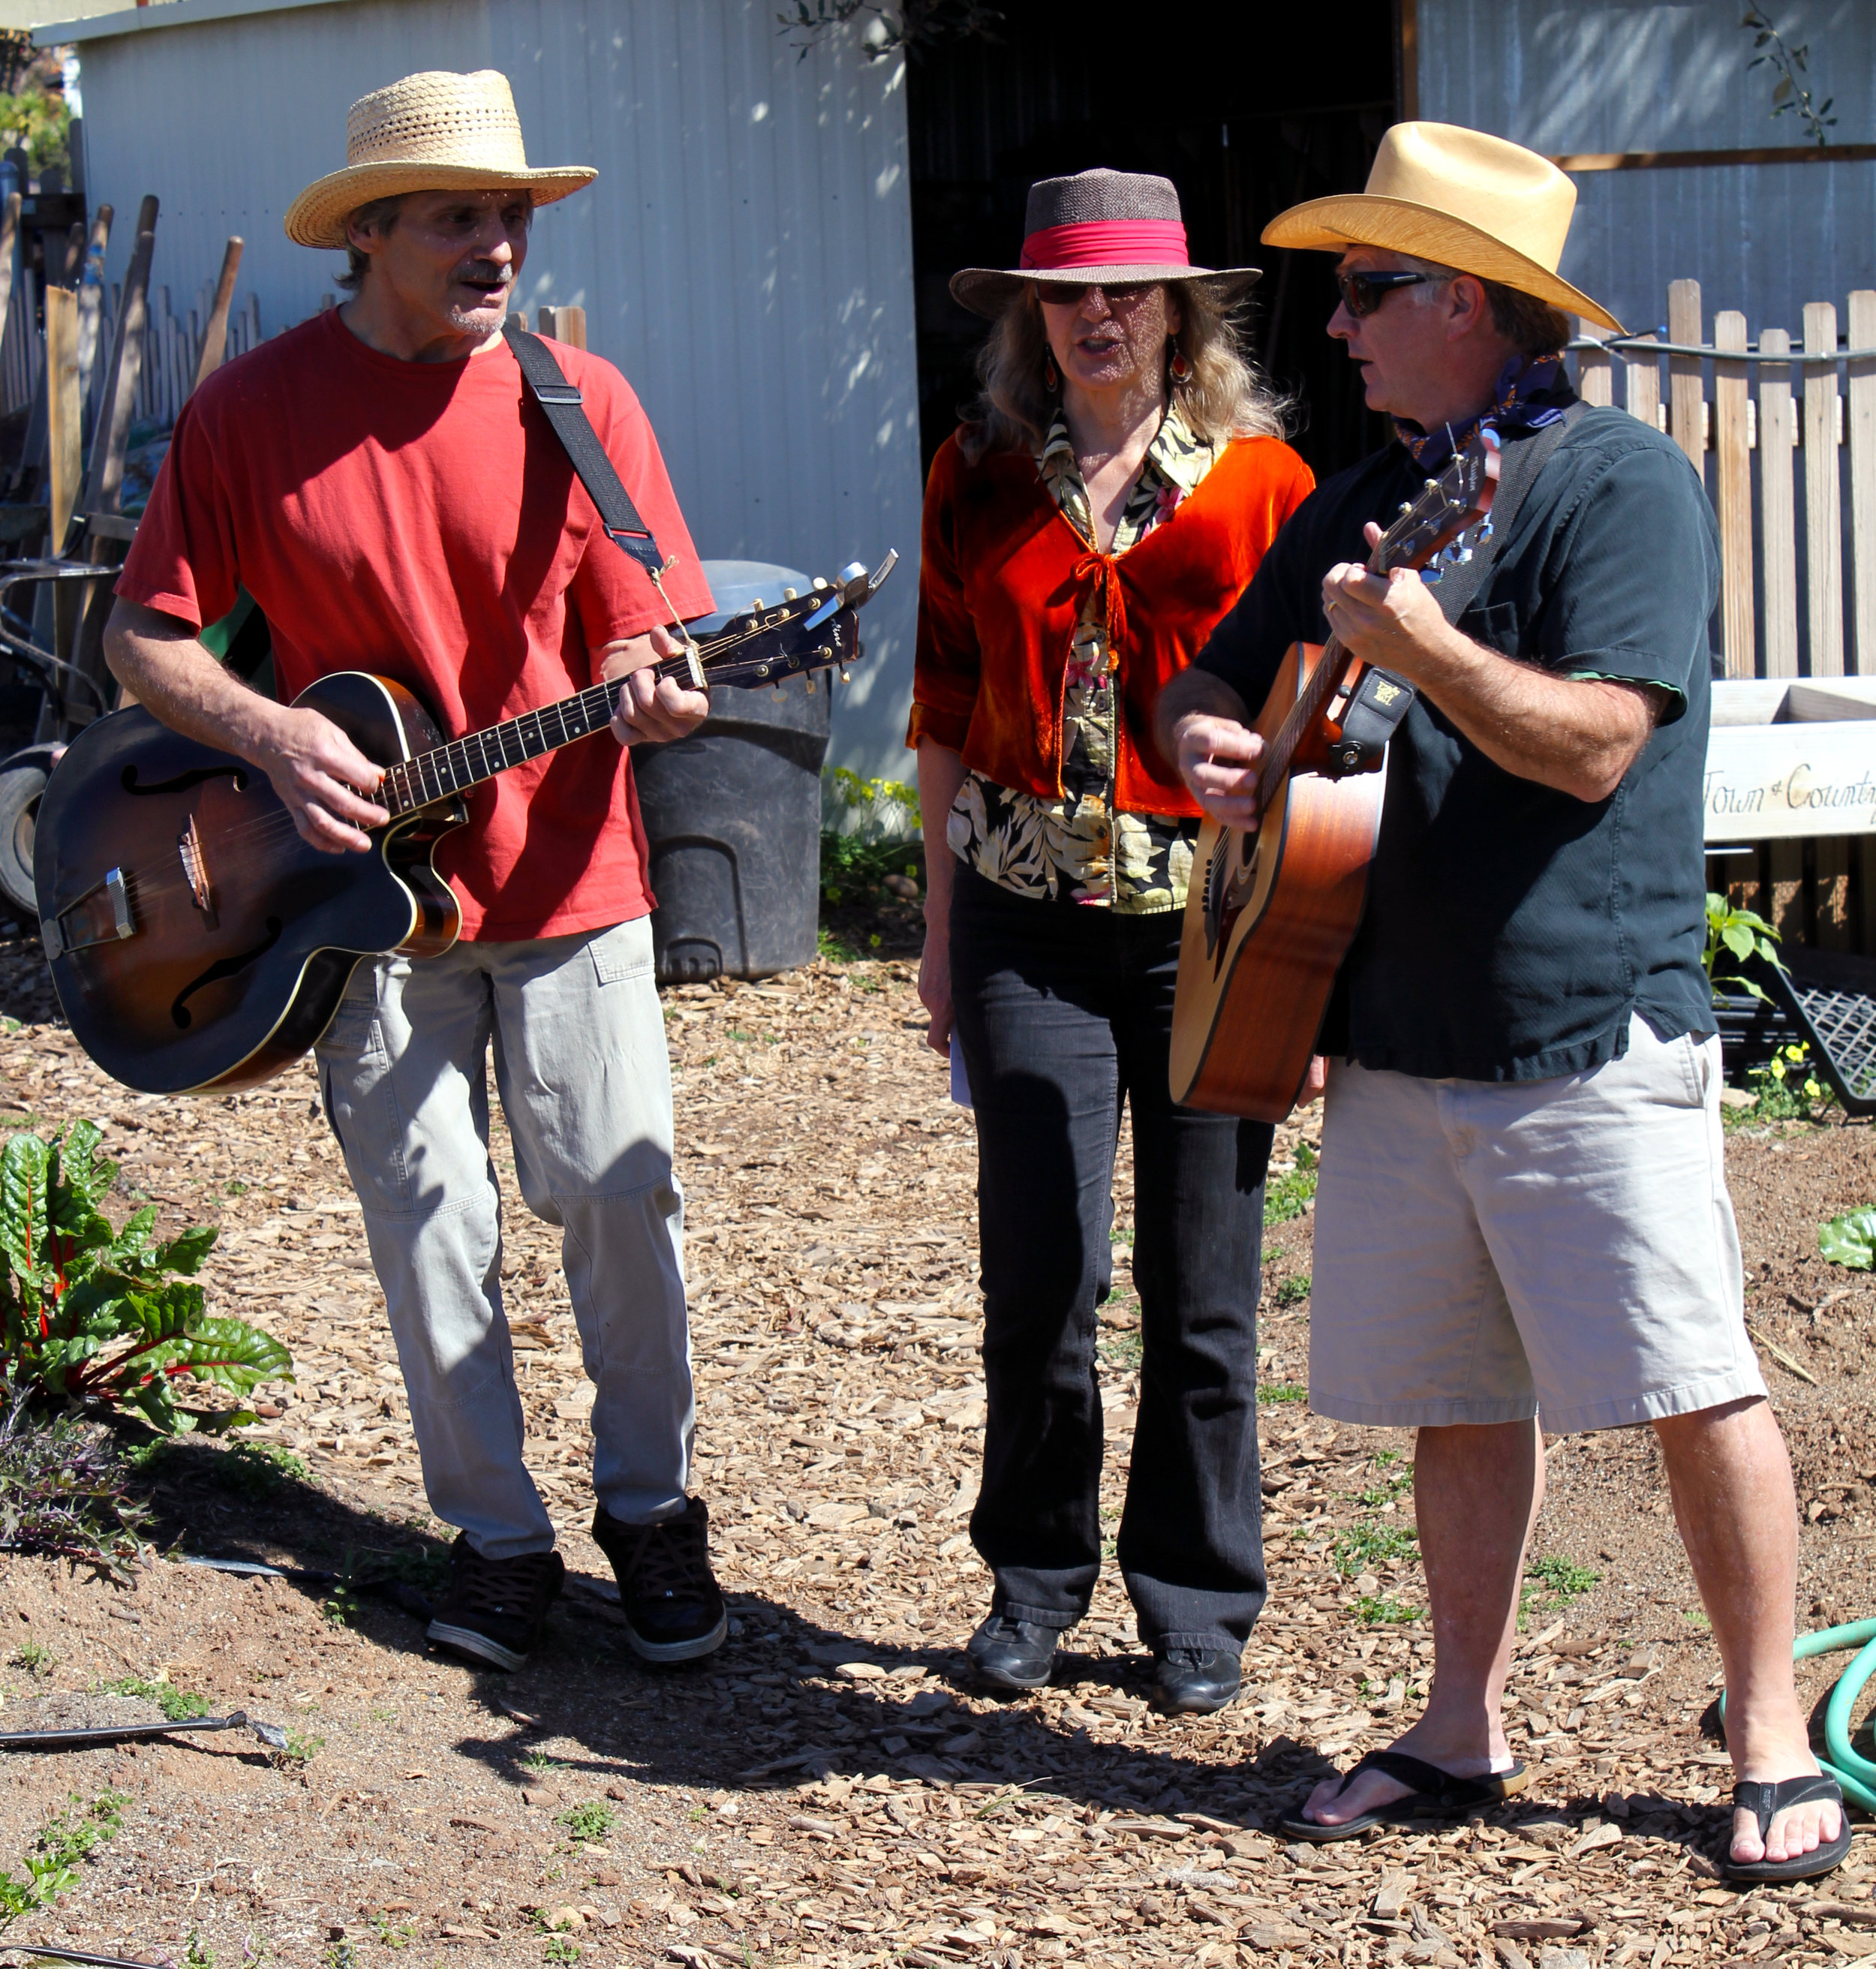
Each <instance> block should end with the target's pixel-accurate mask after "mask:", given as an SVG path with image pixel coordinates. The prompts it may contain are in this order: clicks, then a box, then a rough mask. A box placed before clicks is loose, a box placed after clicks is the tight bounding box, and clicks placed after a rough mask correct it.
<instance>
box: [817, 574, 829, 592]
mask: <svg viewBox="0 0 1876 1969" xmlns="http://www.w3.org/2000/svg"><path fill="white" fill-rule="evenodd" d="M826 586H827V583H826V582H825V581H823V579H821V577H820V576H819V575H818V574H817V575H816V576H815V577H814V592H815V593H816V594H817V595H818V594H819V593H820V591H821V590H822V589H823V588H825V587H826Z"/></svg>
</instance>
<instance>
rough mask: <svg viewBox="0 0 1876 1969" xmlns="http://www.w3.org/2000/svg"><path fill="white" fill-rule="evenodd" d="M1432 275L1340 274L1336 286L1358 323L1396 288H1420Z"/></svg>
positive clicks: (1343, 304)
mask: <svg viewBox="0 0 1876 1969" xmlns="http://www.w3.org/2000/svg"><path fill="white" fill-rule="evenodd" d="M1432 279H1433V275H1432V274H1345V273H1340V272H1338V273H1337V274H1336V286H1337V287H1339V288H1340V289H1341V290H1342V306H1343V307H1345V308H1346V309H1347V310H1349V313H1351V314H1352V315H1353V316H1355V320H1357V321H1362V320H1365V319H1366V318H1367V316H1369V315H1371V314H1372V313H1374V312H1375V310H1376V309H1377V308H1378V307H1380V306H1381V303H1382V302H1383V301H1384V300H1386V299H1387V298H1388V296H1389V295H1390V294H1392V293H1393V292H1394V289H1395V288H1396V287H1418V286H1420V284H1421V283H1422V282H1423V281H1431V280H1432Z"/></svg>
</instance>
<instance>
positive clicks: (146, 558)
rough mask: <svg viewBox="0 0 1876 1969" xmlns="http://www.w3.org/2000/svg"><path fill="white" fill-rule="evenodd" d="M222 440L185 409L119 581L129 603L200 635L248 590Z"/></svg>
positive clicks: (207, 420)
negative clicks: (219, 451) (220, 454)
mask: <svg viewBox="0 0 1876 1969" xmlns="http://www.w3.org/2000/svg"><path fill="white" fill-rule="evenodd" d="M215 454H216V430H215V428H214V425H213V422H212V420H211V419H210V418H209V417H205V416H204V415H203V413H202V412H201V410H200V409H199V408H198V407H197V405H196V404H195V403H193V402H191V403H189V404H185V405H184V406H183V412H182V414H181V416H180V417H178V418H177V420H176V431H175V435H174V438H173V440H171V442H170V448H169V449H168V451H167V453H165V454H164V459H163V463H162V466H161V469H160V470H159V471H158V472H157V482H156V485H155V486H154V488H153V490H152V491H151V495H150V504H149V505H148V508H146V509H145V511H144V516H143V517H142V518H141V520H140V521H138V524H137V537H136V538H135V540H133V541H132V542H131V548H130V553H128V556H126V557H125V562H124V569H123V572H122V573H121V574H120V575H119V576H118V579H117V592H118V594H119V595H122V596H123V598H125V601H127V602H141V603H142V604H143V605H144V607H145V608H156V609H160V610H161V611H162V612H163V614H164V615H174V616H177V617H180V618H181V620H182V621H185V622H187V624H189V625H190V628H195V629H200V628H203V625H204V624H207V623H209V622H219V621H220V620H221V619H222V617H223V616H224V615H226V614H227V613H228V611H229V609H231V608H233V607H234V605H235V594H236V592H237V591H238V590H239V588H240V586H241V570H240V568H239V565H238V564H237V561H236V558H235V529H234V524H233V517H232V502H231V501H230V499H229V493H228V485H227V482H226V479H225V478H224V477H223V475H222V472H221V469H220V467H219V463H218V462H217V459H216V455H215Z"/></svg>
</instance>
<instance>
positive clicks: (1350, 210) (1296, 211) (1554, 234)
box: [1264, 123, 1622, 335]
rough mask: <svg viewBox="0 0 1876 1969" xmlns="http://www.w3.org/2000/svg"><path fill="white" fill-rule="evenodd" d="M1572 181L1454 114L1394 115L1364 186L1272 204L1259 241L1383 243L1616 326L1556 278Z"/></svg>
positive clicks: (1333, 246) (1331, 246) (1327, 245)
mask: <svg viewBox="0 0 1876 1969" xmlns="http://www.w3.org/2000/svg"><path fill="white" fill-rule="evenodd" d="M1575 210H1576V187H1575V186H1574V185H1573V184H1572V183H1570V181H1569V179H1568V178H1566V177H1565V176H1564V175H1563V173H1562V172H1561V171H1560V170H1558V169H1557V167H1556V165H1555V164H1552V163H1551V162H1550V160H1549V159H1548V158H1547V157H1539V156H1538V155H1537V153H1536V152H1535V151H1527V150H1525V149H1524V148H1523V147H1522V146H1521V145H1519V144H1508V143H1507V142H1506V141H1505V140H1504V138H1502V137H1488V136H1487V135H1485V133H1484V132H1483V131H1479V130H1465V129H1462V128H1459V125H1457V124H1454V123H1397V124H1395V125H1394V128H1392V129H1391V130H1390V131H1388V133H1387V135H1385V136H1384V137H1383V138H1381V148H1380V149H1379V150H1378V151H1376V153H1375V167H1374V169H1373V170H1371V171H1370V172H1369V173H1368V187H1367V189H1366V190H1364V191H1360V192H1342V193H1337V194H1336V196H1333V197H1331V198H1313V199H1310V200H1309V201H1308V203H1306V204H1303V205H1293V206H1291V207H1290V209H1289V210H1288V211H1287V212H1279V213H1278V214H1277V216H1276V218H1274V219H1272V220H1271V222H1270V224H1269V225H1267V226H1265V227H1264V245H1266V246H1298V247H1313V248H1316V249H1317V250H1318V251H1323V252H1327V253H1339V252H1340V251H1342V248H1344V247H1347V246H1384V247H1386V248H1388V250H1389V251H1391V252H1395V253H1406V254H1409V255H1412V257H1413V258H1415V259H1417V260H1434V261H1438V262H1439V264H1440V265H1442V266H1444V267H1456V268H1458V269H1459V271H1460V272H1461V273H1462V274H1477V275H1478V277H1479V278H1480V279H1481V280H1485V281H1498V283H1499V284H1501V286H1504V287H1515V288H1516V289H1517V291H1518V292H1519V293H1520V294H1534V295H1535V296H1536V297H1537V299H1538V300H1542V301H1548V302H1549V303H1550V305H1551V306H1552V307H1556V308H1561V309H1563V310H1564V312H1565V313H1568V314H1579V315H1582V316H1586V318H1587V319H1588V320H1591V321H1593V322H1596V323H1600V324H1601V325H1602V326H1603V327H1605V328H1612V329H1615V332H1616V333H1617V334H1618V335H1619V334H1621V332H1622V325H1621V323H1620V322H1619V321H1618V320H1616V319H1615V316H1614V315H1612V314H1611V313H1609V311H1608V309H1607V308H1605V307H1603V306H1602V304H1601V303H1599V302H1596V301H1592V300H1591V299H1590V298H1589V296H1588V295H1587V294H1584V293H1582V291H1581V290H1579V289H1577V288H1576V287H1572V286H1571V285H1570V284H1569V281H1565V280H1560V279H1559V278H1558V277H1557V271H1556V268H1557V262H1558V261H1559V260H1560V259H1561V258H1563V241H1564V238H1565V235H1566V234H1567V233H1568V232H1569V229H1570V214H1571V213H1572V212H1574V211H1575Z"/></svg>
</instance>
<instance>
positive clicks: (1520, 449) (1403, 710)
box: [1329, 402, 1587, 779]
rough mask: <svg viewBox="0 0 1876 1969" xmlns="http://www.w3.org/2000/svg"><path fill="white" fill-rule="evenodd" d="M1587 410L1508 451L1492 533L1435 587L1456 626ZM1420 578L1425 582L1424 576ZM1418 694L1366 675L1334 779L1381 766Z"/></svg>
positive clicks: (1381, 675) (1346, 724)
mask: <svg viewBox="0 0 1876 1969" xmlns="http://www.w3.org/2000/svg"><path fill="white" fill-rule="evenodd" d="M1586 407H1587V406H1586V405H1585V404H1582V403H1581V402H1577V403H1574V404H1571V405H1570V407H1569V409H1568V410H1566V411H1565V412H1564V413H1563V416H1562V417H1560V419H1559V420H1557V421H1556V423H1553V424H1547V425H1545V426H1544V427H1543V430H1540V431H1539V432H1538V433H1537V435H1536V436H1534V437H1530V438H1526V439H1523V440H1521V441H1520V442H1519V443H1517V444H1515V445H1513V446H1509V447H1508V449H1507V451H1506V453H1505V469H1504V476H1503V477H1502V478H1501V479H1500V480H1499V482H1498V491H1497V493H1496V495H1495V496H1494V498H1493V499H1492V502H1491V532H1490V533H1489V534H1488V535H1487V536H1486V537H1485V539H1484V540H1482V541H1481V542H1480V543H1478V545H1477V546H1475V547H1474V548H1473V550H1472V555H1471V557H1470V558H1469V560H1462V561H1459V562H1456V563H1449V564H1448V565H1446V566H1444V567H1443V568H1442V569H1440V570H1439V575H1438V577H1437V579H1436V580H1435V581H1434V582H1432V583H1431V584H1430V586H1432V587H1433V593H1434V595H1436V597H1437V598H1438V599H1439V612H1440V613H1441V614H1442V615H1444V616H1445V618H1446V620H1447V621H1449V622H1454V623H1456V622H1457V621H1459V618H1460V617H1461V616H1462V615H1464V614H1465V611H1466V610H1467V608H1469V606H1470V605H1471V604H1472V598H1473V597H1474V596H1475V595H1477V594H1478V592H1479V590H1480V589H1482V588H1483V587H1484V586H1485V581H1486V578H1487V577H1488V576H1489V575H1490V574H1491V570H1492V568H1493V566H1494V565H1495V563H1496V562H1497V560H1498V555H1499V552H1500V550H1501V549H1502V548H1503V547H1504V543H1505V542H1506V540H1508V539H1509V538H1510V537H1511V522H1512V521H1514V519H1515V518H1516V517H1517V509H1518V508H1519V507H1521V505H1523V504H1524V497H1525V495H1526V494H1527V493H1528V492H1529V491H1530V488H1531V487H1532V486H1533V485H1535V484H1536V483H1537V475H1538V474H1539V473H1540V472H1542V471H1543V468H1544V466H1545V465H1546V463H1547V462H1548V461H1549V459H1550V454H1551V453H1553V451H1555V450H1556V448H1557V446H1559V445H1560V444H1561V443H1563V440H1564V438H1565V436H1566V435H1567V434H1568V433H1569V429H1570V427H1571V426H1572V425H1573V424H1574V423H1576V420H1577V419H1578V418H1579V417H1581V416H1582V414H1583V411H1584V410H1585V409H1586ZM1421 578H1422V579H1426V576H1425V574H1424V573H1423V575H1422V576H1421ZM1416 694H1417V693H1415V691H1414V689H1413V686H1412V685H1411V684H1410V683H1408V682H1407V680H1406V679H1405V678H1404V677H1398V676H1394V674H1393V673H1392V672H1391V671H1388V670H1373V669H1370V670H1365V671H1363V672H1362V681H1361V683H1359V684H1358V685H1357V686H1356V687H1355V695H1354V696H1353V697H1352V699H1350V700H1349V706H1348V709H1347V710H1346V711H1345V712H1344V713H1343V715H1342V736H1341V738H1339V740H1338V741H1336V744H1334V745H1332V747H1330V748H1329V755H1330V757H1331V758H1332V761H1334V767H1333V769H1332V777H1335V778H1336V779H1342V778H1345V777H1346V776H1347V775H1348V774H1351V773H1361V772H1367V771H1369V770H1372V768H1373V767H1375V766H1377V765H1378V764H1380V763H1381V754H1383V753H1384V751H1386V749H1387V745H1388V740H1389V739H1390V738H1392V737H1393V736H1394V732H1395V731H1396V730H1397V728H1398V727H1399V725H1400V723H1401V719H1404V717H1406V715H1407V712H1408V711H1409V709H1410V708H1411V706H1412V705H1413V699H1414V697H1415V696H1416Z"/></svg>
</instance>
